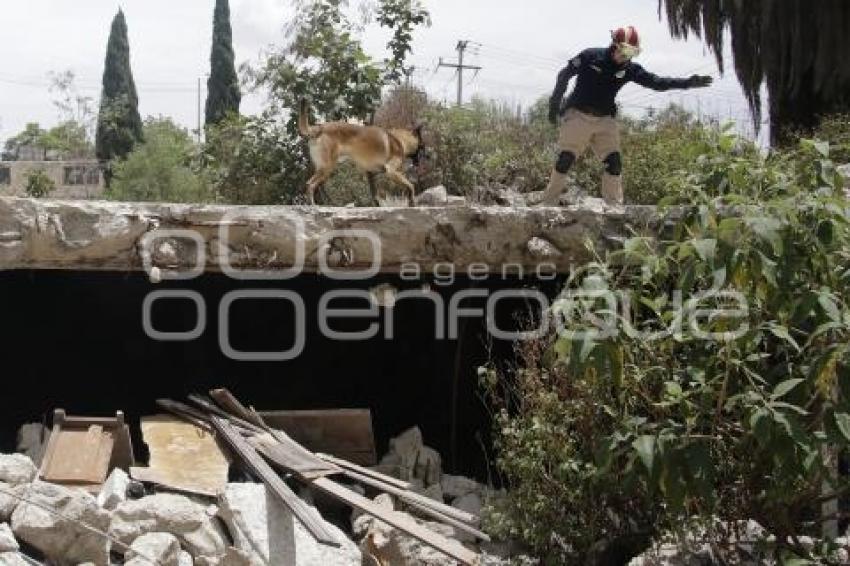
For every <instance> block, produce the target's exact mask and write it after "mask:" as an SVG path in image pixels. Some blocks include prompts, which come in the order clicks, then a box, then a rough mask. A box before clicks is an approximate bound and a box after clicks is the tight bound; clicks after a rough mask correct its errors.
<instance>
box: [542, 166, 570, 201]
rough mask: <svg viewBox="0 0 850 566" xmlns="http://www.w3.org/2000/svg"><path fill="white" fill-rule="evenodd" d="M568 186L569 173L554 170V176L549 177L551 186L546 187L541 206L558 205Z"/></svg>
mask: <svg viewBox="0 0 850 566" xmlns="http://www.w3.org/2000/svg"><path fill="white" fill-rule="evenodd" d="M566 188H567V174H566V173H558V172H557V171H556V170H554V169H553V170H552V177H551V178H550V179H549V186H548V187H546V192H545V193H543V199H542V200H541V201H540V204H541V206H558V203H559V202H560V197H561V193H563V192H564V189H566Z"/></svg>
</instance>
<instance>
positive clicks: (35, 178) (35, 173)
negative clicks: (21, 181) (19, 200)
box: [24, 169, 56, 198]
mask: <svg viewBox="0 0 850 566" xmlns="http://www.w3.org/2000/svg"><path fill="white" fill-rule="evenodd" d="M26 179H27V182H26V185H24V191H25V192H26V193H27V196H29V197H32V198H45V197H47V196H48V195H50V193H52V192H53V190H54V189H56V183H54V182H53V179H51V178H50V176H49V175H48V174H47V172H46V171H45V170H44V169H33V170H32V171H29V172H28V173H27V177H26Z"/></svg>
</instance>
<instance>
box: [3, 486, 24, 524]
mask: <svg viewBox="0 0 850 566" xmlns="http://www.w3.org/2000/svg"><path fill="white" fill-rule="evenodd" d="M27 485H28V484H21V485H10V484H8V483H3V482H0V521H8V520H9V519H11V518H12V513H14V512H15V509H16V508H17V507H18V505H19V504H20V499H18V498H17V497H15V496H21V495H23V493H24V490H26V488H27Z"/></svg>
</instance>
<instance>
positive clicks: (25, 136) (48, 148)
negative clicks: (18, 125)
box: [4, 120, 93, 161]
mask: <svg viewBox="0 0 850 566" xmlns="http://www.w3.org/2000/svg"><path fill="white" fill-rule="evenodd" d="M25 147H34V148H38V149H39V150H40V153H41V154H42V155H40V156H39V159H47V158H48V153H50V154H53V153H56V154H58V157H59V158H61V159H81V158H82V159H85V158H88V157H91V156H92V154H93V146H92V143H91V140H90V139H89V135H88V132H87V131H86V128H85V126H84V125H83V124H81V123H79V122H76V121H74V120H69V121H65V122H62V123H60V124H58V125H57V126H54V127H53V128H51V129H49V130H45V129H43V128H42V127H41V126H40V125H39V124H38V123H36V122H33V123H29V124H27V125H26V128H24V131H22V132H20V133H18V134H17V135H15V136H12V137H11V138H9V139H7V140H6V144H5V147H4V156H5V157H6V158H7V159H10V160H13V161H14V160H17V159H19V153H20V150H21V149H22V148H25ZM50 158H51V159H55V158H56V157H53V156H51V157H50Z"/></svg>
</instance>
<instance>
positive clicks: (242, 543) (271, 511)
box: [196, 483, 362, 566]
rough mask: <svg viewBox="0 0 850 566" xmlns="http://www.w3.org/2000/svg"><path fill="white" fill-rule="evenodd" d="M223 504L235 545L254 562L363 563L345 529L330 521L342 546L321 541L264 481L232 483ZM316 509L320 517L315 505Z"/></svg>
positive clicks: (293, 565)
mask: <svg viewBox="0 0 850 566" xmlns="http://www.w3.org/2000/svg"><path fill="white" fill-rule="evenodd" d="M219 507H220V511H219V516H220V517H221V518H222V520H223V521H224V522H225V524H226V525H227V527H228V530H229V532H230V534H231V535H232V537H233V540H234V546H235V548H237V549H239V550H241V551H243V552H245V553H247V554H248V556H249V557H250V559H251V560H252V561H253V562H252V563H257V564H268V565H269V566H313V565H320V566H322V565H328V566H330V565H331V564H333V565H334V566H359V565H360V564H361V562H362V557H361V554H360V551H359V550H358V549H357V546H356V545H355V544H354V543H353V542H352V541H351V540H350V539H349V538H348V536H347V535H346V534H345V533H344V532H343V531H341V530H340V529H338V528H337V527H335V526H334V525H331V524H327V527H328V528H329V529H330V530H331V531H332V532H333V533H334V534H335V536H336V539H337V540H338V541H339V542H340V543H341V546H340V547H339V548H334V547H331V546H328V545H323V544H319V543H318V542H316V540H315V539H314V538H313V537H312V536H311V535H310V533H309V532H308V531H307V529H306V528H304V526H303V525H302V524H301V522H300V521H298V520H297V519H296V518H295V517H294V516H293V515H292V513H291V512H290V511H289V509H287V508H286V507H284V506H283V505H281V503H280V502H279V501H278V500H277V499H275V498H274V496H273V495H271V494H270V493H268V492H267V490H266V487H265V486H264V485H262V484H253V483H233V484H229V485H228V486H227V488H225V491H224V493H223V494H222V496H221V498H220V502H219ZM312 512H313V513H314V514H315V515H316V516H319V512H318V511H316V510H315V508H313V509H312ZM196 564H197V562H196Z"/></svg>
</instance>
